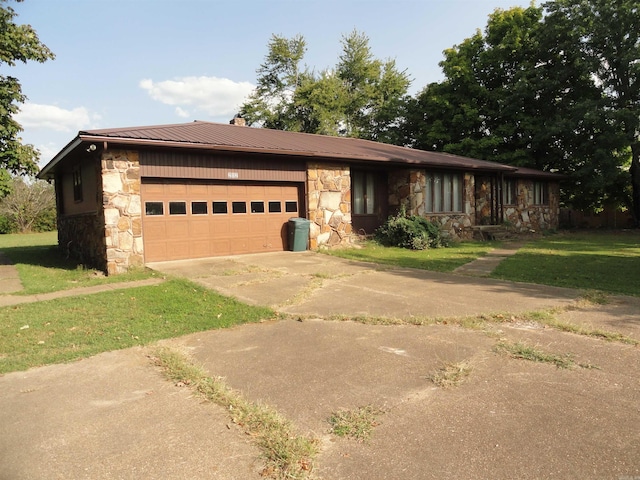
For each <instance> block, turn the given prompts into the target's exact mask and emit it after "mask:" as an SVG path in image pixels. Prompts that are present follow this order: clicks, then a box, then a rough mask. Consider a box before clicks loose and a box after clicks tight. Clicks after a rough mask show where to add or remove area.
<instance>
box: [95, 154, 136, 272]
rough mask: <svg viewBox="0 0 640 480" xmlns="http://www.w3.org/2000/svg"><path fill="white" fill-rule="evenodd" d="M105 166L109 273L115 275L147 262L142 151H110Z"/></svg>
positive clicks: (104, 187) (106, 238)
mask: <svg viewBox="0 0 640 480" xmlns="http://www.w3.org/2000/svg"><path fill="white" fill-rule="evenodd" d="M101 165H102V176H101V178H102V211H103V218H104V227H105V229H104V247H106V252H105V256H106V271H107V274H109V275H112V274H117V273H124V272H126V271H127V270H128V269H129V268H130V267H132V266H139V265H142V264H143V263H144V257H143V254H144V247H143V243H142V206H141V201H140V163H139V161H138V152H136V151H129V150H126V151H125V150H106V151H105V152H103V154H102V162H101Z"/></svg>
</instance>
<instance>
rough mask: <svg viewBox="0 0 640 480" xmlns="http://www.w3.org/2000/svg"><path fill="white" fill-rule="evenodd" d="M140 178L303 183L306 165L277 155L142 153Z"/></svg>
mask: <svg viewBox="0 0 640 480" xmlns="http://www.w3.org/2000/svg"><path fill="white" fill-rule="evenodd" d="M140 175H141V176H142V177H155V178H190V179H208V180H227V181H229V180H230V181H241V182H242V181H244V182H247V181H260V182H304V181H305V180H306V163H305V162H304V161H296V160H285V159H281V158H278V157H275V156H247V155H231V154H230V155H220V156H218V155H198V154H192V153H182V152H176V151H174V152H163V151H141V152H140Z"/></svg>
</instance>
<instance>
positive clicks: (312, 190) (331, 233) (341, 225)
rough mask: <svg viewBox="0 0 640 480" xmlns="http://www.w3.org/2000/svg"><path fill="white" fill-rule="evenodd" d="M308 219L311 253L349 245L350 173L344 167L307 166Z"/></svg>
mask: <svg viewBox="0 0 640 480" xmlns="http://www.w3.org/2000/svg"><path fill="white" fill-rule="evenodd" d="M307 192H308V197H307V209H308V212H307V213H308V216H307V218H308V219H309V220H311V225H310V232H309V246H310V248H311V249H312V250H314V249H316V248H318V247H321V246H328V247H335V246H339V245H346V244H349V243H351V234H352V225H351V173H350V170H349V167H348V166H347V165H330V164H309V165H308V167H307Z"/></svg>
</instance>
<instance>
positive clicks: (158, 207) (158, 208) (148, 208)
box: [144, 202, 164, 216]
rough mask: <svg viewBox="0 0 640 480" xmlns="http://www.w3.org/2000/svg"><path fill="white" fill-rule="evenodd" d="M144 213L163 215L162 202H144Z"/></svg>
mask: <svg viewBox="0 0 640 480" xmlns="http://www.w3.org/2000/svg"><path fill="white" fill-rule="evenodd" d="M144 214H145V215H147V216H158V215H164V203H162V202H144Z"/></svg>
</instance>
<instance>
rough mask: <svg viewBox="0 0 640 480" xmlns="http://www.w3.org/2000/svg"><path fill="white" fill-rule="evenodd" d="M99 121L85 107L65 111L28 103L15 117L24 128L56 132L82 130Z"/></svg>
mask: <svg viewBox="0 0 640 480" xmlns="http://www.w3.org/2000/svg"><path fill="white" fill-rule="evenodd" d="M99 119H100V116H99V115H96V114H91V113H90V112H89V110H87V109H86V108H85V107H77V108H74V109H71V110H67V109H65V108H60V107H58V106H56V105H41V104H38V103H29V102H27V103H25V104H24V105H22V106H21V107H20V112H19V113H18V114H17V115H16V120H17V121H18V122H19V123H20V124H21V125H22V126H23V127H25V128H46V129H51V130H55V131H58V132H70V131H77V130H82V129H83V128H88V127H90V126H91V124H92V122H94V121H96V120H99Z"/></svg>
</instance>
